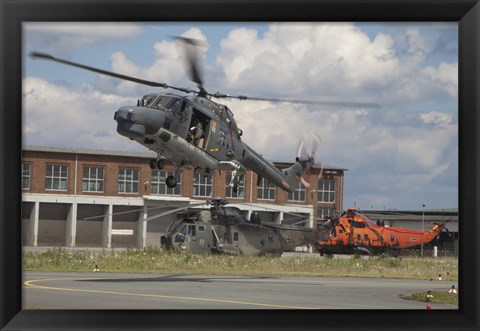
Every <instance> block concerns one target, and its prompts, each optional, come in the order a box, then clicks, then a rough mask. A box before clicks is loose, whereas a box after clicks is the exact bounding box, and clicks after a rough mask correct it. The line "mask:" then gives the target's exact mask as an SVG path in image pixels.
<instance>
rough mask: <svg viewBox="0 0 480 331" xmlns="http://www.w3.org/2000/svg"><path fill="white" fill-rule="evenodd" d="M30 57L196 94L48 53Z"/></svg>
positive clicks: (33, 54)
mask: <svg viewBox="0 0 480 331" xmlns="http://www.w3.org/2000/svg"><path fill="white" fill-rule="evenodd" d="M30 56H31V57H32V58H33V59H43V60H50V61H54V62H59V63H63V64H66V65H69V66H73V67H77V68H81V69H85V70H89V71H93V72H96V73H99V74H102V75H106V76H110V77H115V78H118V79H122V80H127V81H130V82H134V83H138V84H143V85H147V86H153V87H162V88H164V89H167V88H170V89H174V90H178V91H182V92H185V93H190V92H194V91H192V90H190V89H187V88H183V87H175V86H170V85H168V84H166V83H159V82H153V81H149V80H145V79H141V78H136V77H132V76H127V75H122V74H117V73H115V72H112V71H107V70H103V69H99V68H95V67H91V66H87V65H84V64H80V63H76V62H73V61H68V60H65V59H62V58H58V57H54V56H53V55H50V54H47V53H41V52H31V53H30Z"/></svg>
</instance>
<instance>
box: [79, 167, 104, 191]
mask: <svg viewBox="0 0 480 331" xmlns="http://www.w3.org/2000/svg"><path fill="white" fill-rule="evenodd" d="M86 169H88V177H87V178H86V177H85V170H86ZM93 169H95V172H96V174H95V177H92V173H91V170H93ZM99 170H101V171H102V176H101V178H100V177H99V176H98V172H99ZM85 184H86V185H87V186H86V188H87V189H85V187H84V185H85ZM91 184H94V186H95V188H98V185H99V184H100V185H101V190H98V189H95V190H90V186H91ZM82 192H85V193H103V192H105V167H104V166H90V165H84V166H83V168H82Z"/></svg>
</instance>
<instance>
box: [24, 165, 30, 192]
mask: <svg viewBox="0 0 480 331" xmlns="http://www.w3.org/2000/svg"><path fill="white" fill-rule="evenodd" d="M26 168H27V169H28V174H25V169H26ZM26 180H28V181H27V182H28V186H25V185H24V183H25V182H26ZM31 183H32V164H31V163H27V162H22V190H30V188H31Z"/></svg>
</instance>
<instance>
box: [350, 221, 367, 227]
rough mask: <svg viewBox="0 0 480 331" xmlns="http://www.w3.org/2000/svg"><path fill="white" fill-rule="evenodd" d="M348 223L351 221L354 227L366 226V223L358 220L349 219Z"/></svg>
mask: <svg viewBox="0 0 480 331" xmlns="http://www.w3.org/2000/svg"><path fill="white" fill-rule="evenodd" d="M348 223H350V224H351V225H352V226H353V227H354V228H364V227H365V223H362V222H357V221H354V220H348Z"/></svg>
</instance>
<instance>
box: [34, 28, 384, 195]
mask: <svg viewBox="0 0 480 331" xmlns="http://www.w3.org/2000/svg"><path fill="white" fill-rule="evenodd" d="M175 39H177V40H179V41H180V42H181V43H182V45H183V46H184V50H185V54H186V60H187V65H188V70H187V71H188V74H189V78H190V80H191V81H192V82H194V83H196V84H197V87H198V90H192V89H189V88H183V87H175V86H170V85H168V84H166V83H160V82H154V81H147V80H144V79H140V78H135V77H131V76H127V75H122V74H118V73H115V72H111V71H107V70H103V69H98V68H94V67H91V66H86V65H83V64H79V63H75V62H71V61H68V60H65V59H61V58H57V57H54V56H52V55H50V54H46V53H41V52H32V53H31V54H30V55H31V57H32V58H38V59H44V60H50V61H54V62H59V63H63V64H66V65H70V66H74V67H77V68H81V69H85V70H89V71H93V72H96V73H99V74H103V75H107V76H111V77H115V78H118V79H122V80H127V81H131V82H135V83H139V84H143V85H147V86H151V87H160V88H163V89H170V90H175V91H180V92H182V93H184V94H185V95H177V94H173V93H152V94H147V95H144V96H143V97H142V98H141V99H140V100H138V102H137V105H135V106H125V107H121V108H120V109H118V110H117V111H116V112H115V115H114V119H115V121H117V132H118V133H119V134H121V135H123V136H125V137H127V138H129V139H131V140H134V141H136V142H138V143H139V144H141V145H143V146H145V147H147V148H148V149H150V150H152V151H154V152H155V153H157V158H156V159H152V160H150V167H151V168H152V169H156V168H158V169H163V168H164V166H165V160H170V161H171V162H172V163H174V164H175V171H174V175H172V176H168V177H167V178H166V185H167V186H168V187H169V188H173V187H175V186H176V185H177V182H178V179H179V178H180V172H181V170H182V168H186V167H188V168H192V169H194V170H195V171H197V172H200V173H203V174H206V175H208V174H211V172H212V171H215V170H219V171H221V170H224V171H232V179H231V182H230V183H229V184H230V186H231V187H232V189H233V191H234V192H236V191H237V189H238V185H239V182H240V180H241V176H243V175H244V174H245V173H246V170H247V169H250V170H252V171H254V172H255V173H257V174H258V182H259V183H260V181H261V180H262V178H265V179H267V180H268V181H269V182H270V183H272V184H274V185H276V186H278V187H280V188H281V189H283V190H285V191H288V192H292V191H293V190H294V189H295V188H296V187H297V185H298V182H299V180H300V179H301V178H302V174H303V173H304V172H305V171H307V170H308V169H310V168H311V167H312V166H313V164H314V157H313V156H314V155H308V156H304V157H298V156H297V158H296V162H295V163H294V164H293V165H292V166H291V167H289V168H287V169H282V170H280V169H278V168H276V167H275V166H274V165H273V164H272V163H271V162H269V161H267V160H266V159H265V158H264V157H262V155H261V154H259V153H257V152H256V151H255V150H254V149H253V148H251V147H250V146H248V145H247V144H246V143H244V142H243V141H242V134H243V132H242V130H241V129H240V128H239V127H238V126H237V123H236V121H235V119H234V115H233V112H232V111H231V110H230V109H229V108H228V107H227V106H226V105H223V104H220V103H217V102H214V101H213V100H212V98H215V99H222V98H230V99H239V100H262V101H273V102H290V103H304V104H319V105H328V106H349V107H363V108H366V107H373V108H375V107H378V105H377V104H374V103H359V102H337V101H312V100H291V99H272V98H251V97H247V96H242V95H238V96H233V95H228V94H223V93H219V92H217V93H209V92H207V90H206V89H205V88H204V86H203V80H202V77H201V74H200V70H199V69H200V67H199V65H198V56H197V53H196V47H197V46H198V45H199V44H200V42H199V41H197V40H195V39H191V38H186V37H175Z"/></svg>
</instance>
